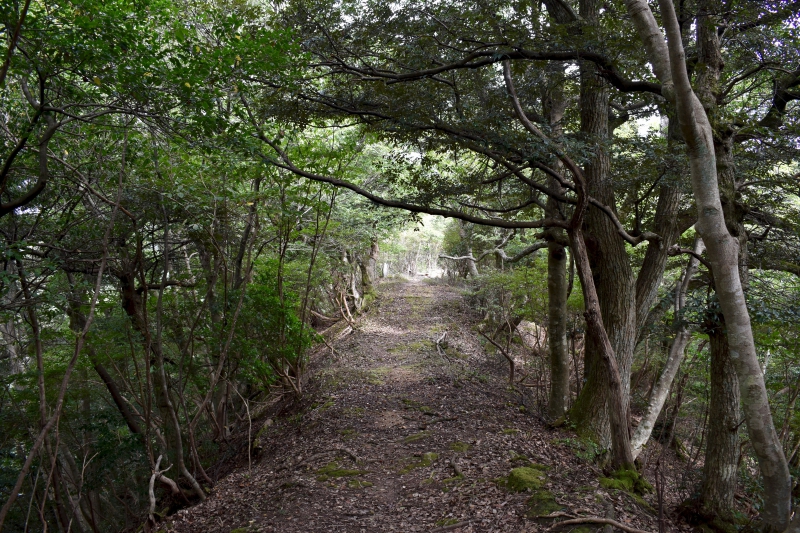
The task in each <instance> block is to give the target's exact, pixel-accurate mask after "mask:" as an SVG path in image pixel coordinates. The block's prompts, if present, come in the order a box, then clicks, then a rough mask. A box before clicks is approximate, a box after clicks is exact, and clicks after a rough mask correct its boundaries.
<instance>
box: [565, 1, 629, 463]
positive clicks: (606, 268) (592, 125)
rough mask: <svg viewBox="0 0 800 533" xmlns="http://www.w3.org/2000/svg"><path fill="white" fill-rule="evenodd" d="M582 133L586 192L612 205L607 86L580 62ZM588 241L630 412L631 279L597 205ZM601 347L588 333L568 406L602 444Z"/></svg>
mask: <svg viewBox="0 0 800 533" xmlns="http://www.w3.org/2000/svg"><path fill="white" fill-rule="evenodd" d="M602 5H603V3H602V2H600V1H598V0H581V2H580V14H581V16H582V17H583V18H584V20H585V21H587V23H589V24H593V23H595V22H596V21H597V19H598V17H599V10H600V8H601V7H602ZM580 75H581V89H580V107H581V133H582V134H583V135H584V136H585V137H586V138H587V141H588V142H590V143H591V146H593V150H592V153H591V155H590V158H589V162H588V163H587V164H586V165H585V167H584V171H585V177H586V182H587V186H588V190H589V194H590V195H591V196H593V197H594V198H596V199H598V200H599V201H600V202H602V203H604V204H605V205H608V206H612V208H613V206H614V205H615V198H614V192H613V183H612V180H611V176H610V172H609V171H610V159H609V155H608V152H607V151H606V149H605V147H604V145H605V141H606V140H607V137H608V115H609V101H608V98H609V90H608V86H607V83H606V82H605V81H604V80H603V78H602V77H600V76H599V74H598V72H597V67H596V66H595V65H594V64H591V63H588V62H583V63H581V66H580ZM586 233H587V242H586V246H587V249H588V253H589V259H590V262H591V271H592V274H593V278H594V285H595V286H596V287H597V296H598V298H599V300H600V310H601V313H602V315H603V324H604V325H605V328H606V332H607V333H608V337H609V340H610V342H611V346H612V348H613V350H614V353H615V354H616V358H617V365H618V367H619V373H620V379H621V384H622V396H623V410H624V411H625V412H628V402H629V396H630V372H631V363H632V361H633V349H634V346H635V342H636V295H635V279H634V276H633V270H632V269H631V266H630V260H629V258H628V254H627V251H626V250H625V244H624V243H623V242H622V239H620V237H619V233H618V232H617V229H616V227H615V226H614V225H613V224H612V222H611V221H610V220H609V218H608V217H607V216H606V215H605V214H603V213H602V212H601V211H600V210H598V209H589V210H588V211H587V213H586ZM599 351H600V347H598V346H597V345H595V343H594V342H593V340H592V338H591V336H589V337H587V342H586V350H585V356H584V357H585V361H584V375H585V383H584V386H583V388H582V389H581V392H580V395H579V396H578V398H577V400H576V401H575V405H573V407H572V409H571V410H570V414H569V416H570V419H571V420H572V421H573V422H575V423H576V425H577V426H578V431H579V432H580V433H581V434H583V435H586V436H589V437H590V438H592V439H594V440H596V441H597V442H598V443H599V444H600V445H601V446H602V447H605V448H607V447H608V446H610V445H611V434H610V426H609V413H608V408H607V405H606V401H607V390H606V387H607V384H606V379H605V377H604V375H605V364H604V362H603V361H602V358H601V357H600V355H599Z"/></svg>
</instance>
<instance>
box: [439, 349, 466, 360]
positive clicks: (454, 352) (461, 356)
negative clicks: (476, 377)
mask: <svg viewBox="0 0 800 533" xmlns="http://www.w3.org/2000/svg"><path fill="white" fill-rule="evenodd" d="M444 353H446V354H447V356H448V357H450V358H452V359H462V360H463V359H468V358H469V356H468V355H467V354H465V353H462V352H459V351H458V350H456V349H455V348H453V347H451V346H448V347H447V348H446V349H445V351H444Z"/></svg>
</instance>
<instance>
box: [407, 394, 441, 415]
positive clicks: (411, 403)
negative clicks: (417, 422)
mask: <svg viewBox="0 0 800 533" xmlns="http://www.w3.org/2000/svg"><path fill="white" fill-rule="evenodd" d="M402 402H403V405H404V406H405V408H406V409H416V410H417V411H419V412H421V413H424V414H426V415H429V416H433V415H435V414H436V413H435V412H434V411H433V409H431V408H430V407H428V406H427V405H423V404H421V403H420V402H416V401H414V400H409V399H407V398H404V399H403V400H402Z"/></svg>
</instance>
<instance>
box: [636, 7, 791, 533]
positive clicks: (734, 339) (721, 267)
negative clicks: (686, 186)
mask: <svg viewBox="0 0 800 533" xmlns="http://www.w3.org/2000/svg"><path fill="white" fill-rule="evenodd" d="M625 3H626V5H627V6H628V11H629V12H630V14H631V16H632V17H633V19H634V22H635V23H636V26H637V30H638V31H639V34H640V36H641V37H642V40H643V41H644V43H645V49H646V52H647V53H648V55H649V59H650V62H651V64H652V65H653V71H654V72H655V73H656V74H657V75H658V77H659V79H660V81H661V82H662V85H663V89H662V92H663V93H664V95H665V96H667V97H668V98H670V99H671V100H673V101H674V103H675V106H676V108H677V115H678V119H679V121H680V124H681V130H682V132H683V137H684V139H685V140H686V144H687V150H688V155H689V163H690V167H691V181H692V191H693V193H694V197H695V202H696V204H697V212H698V221H697V224H696V226H695V227H696V229H697V231H698V233H699V234H700V236H701V237H702V238H703V241H704V242H705V244H706V246H707V247H708V258H709V263H710V264H711V269H712V272H713V274H714V283H715V285H716V290H717V297H718V298H719V302H720V308H721V311H722V315H723V317H724V319H725V325H726V329H727V334H728V335H727V337H728V345H729V348H730V353H731V360H732V362H733V367H734V368H735V370H736V375H737V377H738V379H739V385H740V387H741V394H742V408H743V411H744V415H745V420H746V421H747V430H748V435H749V437H750V442H751V443H752V445H753V451H754V453H755V455H756V457H757V458H758V464H759V467H760V470H761V474H762V477H763V481H764V507H763V509H762V516H763V518H764V523H765V529H766V530H767V531H776V532H777V531H783V530H785V529H786V527H787V526H788V524H789V514H790V511H791V478H790V476H789V468H788V466H787V464H786V458H785V457H784V455H783V449H782V447H781V442H780V440H779V439H778V435H777V433H776V431H775V427H774V425H773V421H772V414H771V412H770V408H769V398H768V396H767V390H766V387H765V385H764V376H763V374H762V373H761V368H760V366H759V363H758V357H757V355H756V348H755V342H754V340H753V330H752V326H751V324H750V314H749V312H748V310H747V304H746V302H745V298H744V292H743V290H742V284H741V278H740V276H739V243H738V242H737V241H736V239H735V238H734V237H733V236H731V234H730V233H729V232H728V228H727V226H726V224H725V218H724V214H723V208H722V202H721V200H720V193H719V184H718V182H717V169H716V158H715V151H714V141H713V132H712V129H711V124H710V123H709V120H708V116H707V115H706V112H705V110H704V109H703V106H702V104H701V102H700V100H699V99H698V98H697V96H696V95H695V93H694V91H693V90H692V86H691V83H690V81H689V76H688V74H687V72H686V67H685V64H686V57H685V53H684V49H683V43H682V36H681V32H680V26H679V24H678V19H677V17H676V15H675V6H674V5H673V4H672V0H659V6H660V7H661V15H662V18H663V20H664V25H665V28H666V35H667V43H664V41H663V39H662V40H660V41H659V39H658V38H654V36H657V34H659V33H660V31H659V29H658V25H657V23H656V21H655V17H653V14H652V11H650V7H649V5H648V4H647V2H646V1H645V0H626V2H625ZM665 66H666V67H668V68H665Z"/></svg>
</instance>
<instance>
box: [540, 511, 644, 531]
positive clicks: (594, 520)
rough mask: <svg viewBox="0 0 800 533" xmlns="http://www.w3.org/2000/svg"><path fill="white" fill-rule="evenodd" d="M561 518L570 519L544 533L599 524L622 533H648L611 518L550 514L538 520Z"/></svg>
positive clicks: (554, 525)
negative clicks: (575, 526) (564, 527)
mask: <svg viewBox="0 0 800 533" xmlns="http://www.w3.org/2000/svg"><path fill="white" fill-rule="evenodd" d="M561 517H570V519H569V520H563V521H561V522H556V523H555V524H553V525H552V526H550V527H549V528H547V529H546V530H545V531H553V530H555V529H557V528H559V527H561V526H574V525H577V524H601V525H607V526H613V527H615V528H617V529H621V530H622V531H626V532H627V533H650V532H649V531H644V530H643V529H636V528H635V527H631V526H626V525H625V524H623V523H621V522H617V521H616V520H612V519H611V518H599V517H597V516H582V517H578V518H576V517H575V516H574V515H571V514H567V513H552V514H549V515H546V516H540V517H539V518H561Z"/></svg>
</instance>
